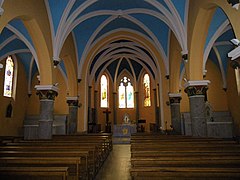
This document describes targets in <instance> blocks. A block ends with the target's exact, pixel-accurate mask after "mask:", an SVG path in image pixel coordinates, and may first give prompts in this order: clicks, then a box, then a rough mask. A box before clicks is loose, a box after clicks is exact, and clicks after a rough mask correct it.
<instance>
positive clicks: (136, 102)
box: [135, 91, 139, 123]
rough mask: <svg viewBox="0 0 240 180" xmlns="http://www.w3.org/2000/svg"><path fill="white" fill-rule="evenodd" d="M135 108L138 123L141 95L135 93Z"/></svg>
mask: <svg viewBox="0 0 240 180" xmlns="http://www.w3.org/2000/svg"><path fill="white" fill-rule="evenodd" d="M135 106H136V123H137V122H138V120H139V93H138V92H137V91H136V92H135Z"/></svg>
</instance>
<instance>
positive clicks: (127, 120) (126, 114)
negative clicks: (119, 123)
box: [123, 113, 131, 124]
mask: <svg viewBox="0 0 240 180" xmlns="http://www.w3.org/2000/svg"><path fill="white" fill-rule="evenodd" d="M123 122H124V124H129V123H131V122H130V118H129V115H128V113H125V114H124V116H123Z"/></svg>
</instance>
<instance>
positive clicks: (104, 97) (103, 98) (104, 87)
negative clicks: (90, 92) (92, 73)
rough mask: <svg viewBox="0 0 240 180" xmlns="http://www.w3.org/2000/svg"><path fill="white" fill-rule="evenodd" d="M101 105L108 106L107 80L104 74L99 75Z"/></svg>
mask: <svg viewBox="0 0 240 180" xmlns="http://www.w3.org/2000/svg"><path fill="white" fill-rule="evenodd" d="M101 107H102V108H106V107H108V80H107V77H106V76H105V75H102V76H101Z"/></svg>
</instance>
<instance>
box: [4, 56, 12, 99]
mask: <svg viewBox="0 0 240 180" xmlns="http://www.w3.org/2000/svg"><path fill="white" fill-rule="evenodd" d="M13 73H14V63H13V60H12V58H11V57H10V56H8V58H7V60H6V68H5V79H4V91H3V96H5V97H12V89H13V88H12V86H13Z"/></svg>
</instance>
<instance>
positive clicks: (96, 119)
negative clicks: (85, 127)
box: [94, 90, 98, 124]
mask: <svg viewBox="0 0 240 180" xmlns="http://www.w3.org/2000/svg"><path fill="white" fill-rule="evenodd" d="M97 100H98V91H97V90H95V91H94V109H95V123H96V124H97V123H98V118H97V117H98V116H97V114H98V112H97V110H98V104H97V102H98V101H97Z"/></svg>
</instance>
